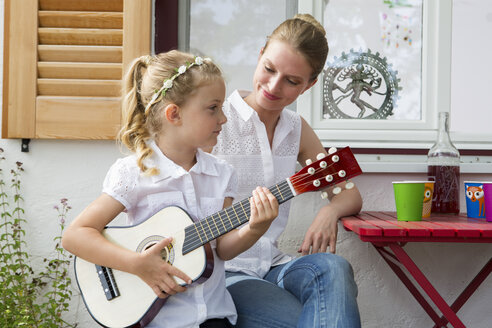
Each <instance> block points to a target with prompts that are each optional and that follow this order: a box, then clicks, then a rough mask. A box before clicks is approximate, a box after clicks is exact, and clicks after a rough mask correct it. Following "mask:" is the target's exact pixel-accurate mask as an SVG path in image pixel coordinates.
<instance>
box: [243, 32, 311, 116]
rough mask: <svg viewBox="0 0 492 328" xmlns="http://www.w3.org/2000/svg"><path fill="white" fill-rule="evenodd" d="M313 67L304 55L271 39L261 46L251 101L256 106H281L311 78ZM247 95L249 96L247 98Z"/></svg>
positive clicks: (296, 94)
mask: <svg viewBox="0 0 492 328" xmlns="http://www.w3.org/2000/svg"><path fill="white" fill-rule="evenodd" d="M312 73H313V70H312V68H311V66H310V65H309V63H308V62H307V60H306V59H305V58H304V56H303V55H302V54H301V53H299V52H298V51H297V50H295V49H294V48H293V47H292V46H291V45H289V44H288V43H285V42H282V41H277V40H271V41H270V43H269V44H268V47H267V48H266V49H262V51H261V54H260V57H259V59H258V65H257V66H256V70H255V74H254V76H253V96H254V97H253V99H252V100H253V101H254V104H250V105H251V106H252V107H254V108H256V109H263V110H282V109H283V108H284V107H285V106H287V105H289V104H291V103H292V102H294V101H295V100H296V99H297V97H298V96H299V95H301V94H302V93H303V92H304V91H306V90H307V89H309V88H310V87H311V86H312V85H313V84H314V83H315V82H316V80H314V81H309V78H310V77H311V74H312ZM250 99H251V98H250Z"/></svg>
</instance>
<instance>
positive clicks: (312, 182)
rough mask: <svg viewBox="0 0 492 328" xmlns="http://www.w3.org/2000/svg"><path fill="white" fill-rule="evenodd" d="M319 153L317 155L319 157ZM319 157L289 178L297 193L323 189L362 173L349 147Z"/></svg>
mask: <svg viewBox="0 0 492 328" xmlns="http://www.w3.org/2000/svg"><path fill="white" fill-rule="evenodd" d="M320 155H321V154H320ZM320 155H318V156H319V157H321V156H320ZM319 157H318V160H317V161H316V162H314V163H312V164H309V165H306V166H305V167H303V168H302V169H301V170H300V171H299V172H297V173H296V174H294V175H293V176H291V177H290V178H289V181H290V183H291V185H292V187H293V188H294V190H295V192H296V193H297V194H302V193H304V192H308V191H315V190H319V189H323V188H326V187H328V186H331V185H334V184H337V183H340V182H343V181H345V180H348V179H350V178H352V177H355V176H357V175H359V174H362V170H361V169H360V167H359V164H358V163H357V160H356V159H355V157H354V154H353V153H352V151H351V150H350V147H345V148H343V149H340V150H338V151H335V152H333V153H331V154H329V155H327V156H326V157H323V158H321V159H320V158H319ZM352 186H353V185H352ZM338 192H340V191H338Z"/></svg>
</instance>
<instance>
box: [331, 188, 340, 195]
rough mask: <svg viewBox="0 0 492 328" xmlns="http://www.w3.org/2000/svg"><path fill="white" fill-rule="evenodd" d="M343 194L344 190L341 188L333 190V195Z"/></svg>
mask: <svg viewBox="0 0 492 328" xmlns="http://www.w3.org/2000/svg"><path fill="white" fill-rule="evenodd" d="M341 192H342V188H340V187H335V188H333V194H335V195H338V194H339V193H341Z"/></svg>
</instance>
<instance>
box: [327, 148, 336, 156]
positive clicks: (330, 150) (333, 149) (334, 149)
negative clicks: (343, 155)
mask: <svg viewBox="0 0 492 328" xmlns="http://www.w3.org/2000/svg"><path fill="white" fill-rule="evenodd" d="M336 152H337V149H336V148H335V147H331V148H330V149H328V154H330V155H331V154H333V153H336Z"/></svg>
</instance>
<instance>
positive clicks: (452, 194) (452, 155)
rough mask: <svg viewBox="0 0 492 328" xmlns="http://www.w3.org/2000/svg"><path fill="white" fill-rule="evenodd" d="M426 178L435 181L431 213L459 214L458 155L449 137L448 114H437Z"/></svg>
mask: <svg viewBox="0 0 492 328" xmlns="http://www.w3.org/2000/svg"><path fill="white" fill-rule="evenodd" d="M427 176H428V178H429V180H431V181H435V184H434V196H433V198H432V212H433V213H459V212H460V189H459V183H460V153H459V151H458V149H456V147H455V146H454V145H453V143H452V142H451V138H450V137H449V113H447V112H440V113H439V130H438V135H437V142H436V143H435V144H434V145H433V146H432V147H431V149H430V150H429V153H428V154H427Z"/></svg>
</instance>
